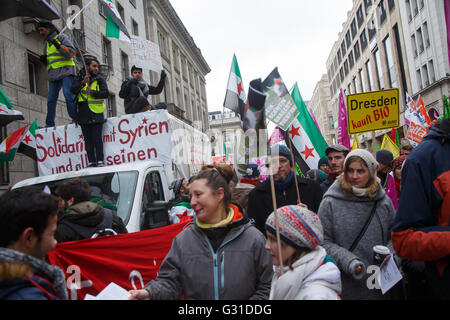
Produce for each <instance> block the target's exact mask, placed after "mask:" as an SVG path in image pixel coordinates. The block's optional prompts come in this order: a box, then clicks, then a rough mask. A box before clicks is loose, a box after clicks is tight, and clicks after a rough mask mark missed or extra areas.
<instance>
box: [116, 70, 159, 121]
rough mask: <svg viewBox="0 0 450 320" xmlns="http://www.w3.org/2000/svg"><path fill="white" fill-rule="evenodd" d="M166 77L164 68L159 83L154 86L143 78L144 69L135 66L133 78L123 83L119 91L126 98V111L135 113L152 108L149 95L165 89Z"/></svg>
mask: <svg viewBox="0 0 450 320" xmlns="http://www.w3.org/2000/svg"><path fill="white" fill-rule="evenodd" d="M166 78H167V75H166V72H165V71H164V70H162V71H161V79H160V80H159V83H158V85H157V86H156V87H153V86H151V85H149V84H148V83H147V82H146V81H145V80H144V79H142V69H141V68H138V67H136V66H133V67H132V68H131V78H128V79H127V80H125V81H124V82H123V83H122V87H121V88H120V92H119V97H121V98H122V99H124V100H125V101H124V102H125V113H127V114H133V113H139V112H145V111H149V110H151V109H152V107H151V105H150V102H149V101H148V96H149V95H157V94H160V93H161V92H162V91H163V89H164V85H165V81H166Z"/></svg>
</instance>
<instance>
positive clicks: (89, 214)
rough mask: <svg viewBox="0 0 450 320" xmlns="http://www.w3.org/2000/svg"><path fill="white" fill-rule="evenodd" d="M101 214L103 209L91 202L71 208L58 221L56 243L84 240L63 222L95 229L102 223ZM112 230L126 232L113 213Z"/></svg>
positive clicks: (120, 221)
mask: <svg viewBox="0 0 450 320" xmlns="http://www.w3.org/2000/svg"><path fill="white" fill-rule="evenodd" d="M103 214H104V213H103V207H102V206H100V205H98V204H96V203H94V202H91V201H84V202H80V203H77V204H76V205H73V206H71V207H70V208H69V209H68V210H67V212H66V213H65V214H64V215H63V217H62V218H61V219H60V220H59V221H58V227H57V229H56V233H55V239H56V240H57V241H58V243H61V242H68V241H78V240H82V239H84V237H83V236H82V235H80V234H79V233H78V232H76V231H75V230H73V229H72V228H71V227H69V226H68V225H66V224H64V223H63V220H65V219H67V221H69V222H72V223H74V224H77V225H81V226H84V227H95V226H97V225H99V224H100V223H101V222H102V221H103ZM112 229H113V230H114V231H116V232H117V233H118V234H122V233H127V232H128V231H127V229H126V227H125V225H124V223H123V222H122V219H121V218H120V217H119V216H118V215H117V214H116V213H115V212H114V211H113V221H112Z"/></svg>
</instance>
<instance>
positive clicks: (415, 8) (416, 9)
mask: <svg viewBox="0 0 450 320" xmlns="http://www.w3.org/2000/svg"><path fill="white" fill-rule="evenodd" d="M411 5H412V8H411V11H412V13H413V14H414V16H416V15H417V14H418V13H419V7H418V5H417V0H411Z"/></svg>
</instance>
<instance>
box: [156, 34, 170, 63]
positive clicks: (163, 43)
mask: <svg viewBox="0 0 450 320" xmlns="http://www.w3.org/2000/svg"><path fill="white" fill-rule="evenodd" d="M166 41H167V39H166V36H165V35H164V34H163V33H162V32H161V31H158V43H159V50H160V51H161V53H162V54H164V55H165V56H166V57H167V56H168V54H167V44H166Z"/></svg>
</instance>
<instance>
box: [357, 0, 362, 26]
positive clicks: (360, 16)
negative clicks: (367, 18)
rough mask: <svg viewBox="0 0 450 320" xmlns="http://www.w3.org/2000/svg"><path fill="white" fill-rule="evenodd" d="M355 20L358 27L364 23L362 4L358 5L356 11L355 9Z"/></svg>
mask: <svg viewBox="0 0 450 320" xmlns="http://www.w3.org/2000/svg"><path fill="white" fill-rule="evenodd" d="M356 20H357V21H358V27H361V25H362V24H363V23H364V14H363V8H362V4H361V5H360V6H359V8H358V11H356Z"/></svg>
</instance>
